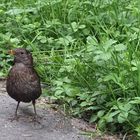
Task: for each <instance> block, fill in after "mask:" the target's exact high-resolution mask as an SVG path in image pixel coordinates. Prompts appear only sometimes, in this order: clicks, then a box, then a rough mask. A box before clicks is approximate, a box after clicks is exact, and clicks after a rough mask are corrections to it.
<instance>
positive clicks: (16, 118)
mask: <svg viewBox="0 0 140 140" xmlns="http://www.w3.org/2000/svg"><path fill="white" fill-rule="evenodd" d="M19 103H20V101H18V103H17V107H16V111H15V116H14V117H13V118H11V119H10V120H11V122H12V121H14V120H17V121H18V116H17V111H18V107H19Z"/></svg>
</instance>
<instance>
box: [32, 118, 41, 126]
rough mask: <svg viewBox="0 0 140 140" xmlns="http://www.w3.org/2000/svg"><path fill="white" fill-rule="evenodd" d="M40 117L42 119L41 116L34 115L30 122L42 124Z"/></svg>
mask: <svg viewBox="0 0 140 140" xmlns="http://www.w3.org/2000/svg"><path fill="white" fill-rule="evenodd" d="M40 119H41V118H40V117H39V116H33V117H32V118H31V121H30V122H33V123H34V125H36V124H41V122H40Z"/></svg>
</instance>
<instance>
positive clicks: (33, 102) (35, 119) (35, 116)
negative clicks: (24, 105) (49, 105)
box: [32, 100, 40, 124]
mask: <svg viewBox="0 0 140 140" xmlns="http://www.w3.org/2000/svg"><path fill="white" fill-rule="evenodd" d="M32 104H33V107H34V113H35V114H34V121H35V122H37V123H39V124H40V122H39V121H38V119H37V113H36V107H35V100H33V101H32Z"/></svg>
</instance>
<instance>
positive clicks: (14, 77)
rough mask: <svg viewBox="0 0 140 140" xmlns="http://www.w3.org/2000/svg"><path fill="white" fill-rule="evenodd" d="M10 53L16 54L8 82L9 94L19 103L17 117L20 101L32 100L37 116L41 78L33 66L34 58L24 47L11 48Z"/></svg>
mask: <svg viewBox="0 0 140 140" xmlns="http://www.w3.org/2000/svg"><path fill="white" fill-rule="evenodd" d="M10 54H13V55H14V56H15V58H14V65H13V66H12V68H11V70H10V72H9V74H8V78H7V83H6V90H7V92H8V94H9V95H10V96H11V97H12V98H13V99H15V100H16V101H17V102H18V103H17V107H16V112H15V117H16V118H17V110H18V107H19V103H20V102H27V103H28V102H31V101H32V104H33V107H34V112H35V118H36V107H35V101H36V99H37V98H39V96H40V95H41V86H40V79H39V76H38V74H37V73H36V71H35V69H34V68H33V58H32V55H31V53H30V52H28V51H27V50H26V49H24V48H17V49H15V50H11V51H10Z"/></svg>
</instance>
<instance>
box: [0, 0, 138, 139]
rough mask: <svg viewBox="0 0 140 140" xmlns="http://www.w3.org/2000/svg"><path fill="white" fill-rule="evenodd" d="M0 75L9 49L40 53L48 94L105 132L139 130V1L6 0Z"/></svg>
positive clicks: (0, 27) (1, 7)
mask: <svg viewBox="0 0 140 140" xmlns="http://www.w3.org/2000/svg"><path fill="white" fill-rule="evenodd" d="M0 21H1V23H0V31H1V32H0V45H1V47H0V52H1V54H0V60H1V61H0V68H1V71H0V76H6V75H7V71H8V68H9V67H10V65H11V61H12V58H11V57H10V56H8V55H7V54H6V52H7V50H8V49H11V48H17V47H26V48H27V49H29V50H31V51H32V52H33V56H34V59H35V67H36V69H37V71H38V72H39V74H40V77H41V79H42V82H44V83H46V84H48V85H49V92H45V93H44V95H46V96H50V97H51V98H54V99H58V100H60V101H61V102H62V103H63V104H64V105H65V106H66V107H68V108H69V110H70V113H71V115H74V116H76V117H81V118H84V119H85V120H87V121H89V122H90V123H97V127H98V129H100V130H101V131H111V132H115V133H116V132H117V133H119V132H121V133H123V134H126V133H128V134H134V135H135V136H137V137H138V139H139V136H140V125H139V122H140V118H139V116H140V106H139V104H140V97H139V96H140V49H139V44H140V34H139V33H140V2H139V1H137V0H127V1H126V0H94V1H92V0H82V1H79V0H30V1H28V0H26V1H20V0H14V1H12V0H2V2H1V4H0Z"/></svg>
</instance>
